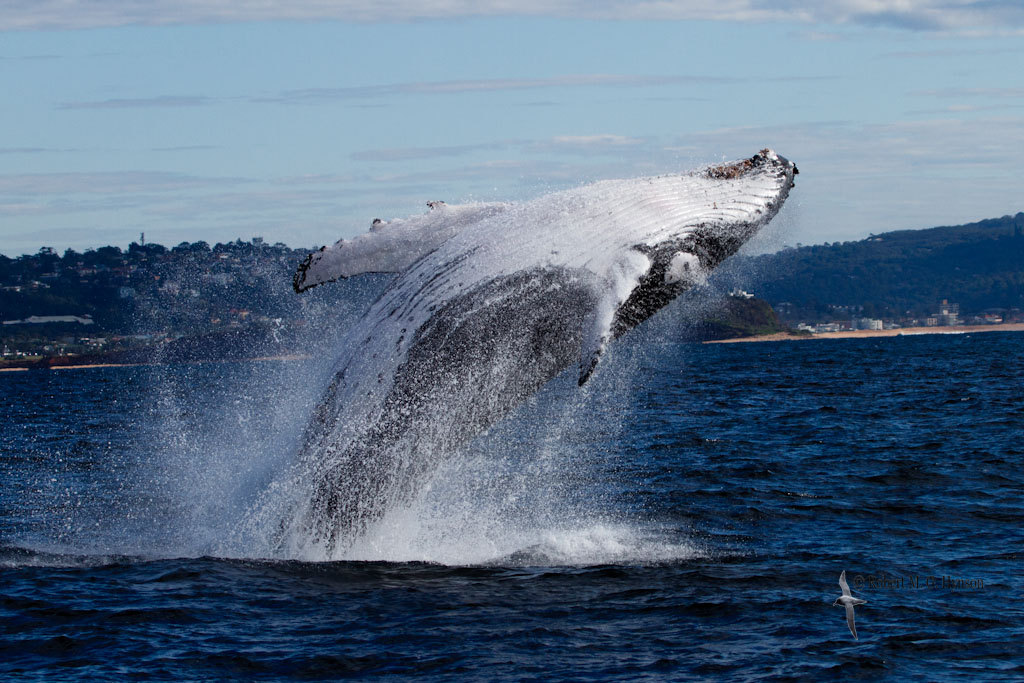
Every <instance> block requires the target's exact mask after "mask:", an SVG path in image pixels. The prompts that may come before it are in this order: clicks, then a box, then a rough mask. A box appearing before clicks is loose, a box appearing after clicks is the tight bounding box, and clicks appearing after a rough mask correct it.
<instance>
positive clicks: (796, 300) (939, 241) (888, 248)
mask: <svg viewBox="0 0 1024 683" xmlns="http://www.w3.org/2000/svg"><path fill="white" fill-rule="evenodd" d="M730 270H731V272H730V273H726V274H725V278H726V280H728V278H729V277H730V276H731V277H737V274H738V273H741V272H742V273H744V274H745V277H746V282H745V284H747V285H748V286H750V287H751V288H752V289H753V290H754V291H756V292H757V294H758V296H760V297H762V298H764V299H766V300H768V301H769V302H771V303H772V304H773V305H774V306H775V307H776V308H777V309H779V310H780V313H782V314H783V315H784V317H785V319H787V320H789V321H794V320H796V319H799V318H803V319H818V320H821V319H827V318H828V317H829V316H830V315H833V314H835V315H836V317H843V316H845V317H848V316H849V315H850V312H851V311H854V312H858V313H859V314H861V315H864V316H868V317H878V318H882V317H886V318H894V319H895V318H903V317H908V316H925V315H930V314H932V313H934V312H935V310H936V307H937V305H938V303H939V302H940V301H941V300H942V299H948V300H949V301H951V302H956V303H958V304H959V305H960V311H961V314H963V315H977V314H980V313H981V312H983V311H986V310H989V309H1024V213H1018V214H1017V215H1015V216H1003V217H1002V218H993V219H989V220H983V221H979V222H977V223H970V224H968V225H959V226H944V227H937V228H931V229H926V230H901V231H897V232H887V233H882V234H879V235H872V236H871V237H868V238H866V239H863V240H860V241H857V242H844V243H841V244H840V243H835V244H824V245H815V246H809V247H800V248H797V249H786V250H784V251H781V252H778V253H775V254H766V255H763V256H758V257H754V258H749V259H745V260H741V261H740V262H738V263H736V264H734V265H733V267H732V268H731V269H730ZM783 303H787V304H790V305H789V306H780V304H783Z"/></svg>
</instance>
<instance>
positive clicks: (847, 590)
mask: <svg viewBox="0 0 1024 683" xmlns="http://www.w3.org/2000/svg"><path fill="white" fill-rule="evenodd" d="M839 587H840V588H842V589H843V595H845V596H847V597H850V584H848V583H846V570H845V569H844V570H843V573H842V574H840V575H839ZM852 609H853V608H852V607H847V608H846V614H847V615H849V616H847V619H848V620H849V621H850V628H851V629H852V628H853V612H852V611H851V610H852ZM853 635H857V634H856V633H854V634H853Z"/></svg>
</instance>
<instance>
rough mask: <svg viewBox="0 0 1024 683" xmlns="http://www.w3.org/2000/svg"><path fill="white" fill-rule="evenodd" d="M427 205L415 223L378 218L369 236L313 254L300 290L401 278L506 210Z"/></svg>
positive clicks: (298, 279)
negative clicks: (372, 277)
mask: <svg viewBox="0 0 1024 683" xmlns="http://www.w3.org/2000/svg"><path fill="white" fill-rule="evenodd" d="M428 206H430V211H428V212H427V213H425V214H423V215H420V216H413V217H412V218H407V219H396V220H393V221H381V220H379V219H375V220H374V221H373V225H372V226H371V227H370V231H369V232H367V233H365V234H362V235H359V236H358V237H354V238H352V239H350V240H344V239H342V240H338V241H337V242H335V243H334V244H333V245H332V246H330V247H322V248H321V249H320V251H315V252H313V253H312V254H310V255H309V256H307V257H306V258H305V259H304V260H303V261H302V263H300V264H299V267H298V269H296V271H295V278H294V279H293V281H292V285H293V287H294V288H295V291H296V292H304V291H306V290H307V289H310V288H311V287H316V286H317V285H322V284H324V283H326V282H334V281H335V280H343V279H345V278H349V277H353V276H355V275H362V274H364V273H399V272H401V271H403V270H405V269H406V268H408V267H409V266H410V265H412V264H413V263H414V262H415V261H416V260H417V259H419V258H421V257H423V256H425V255H426V254H429V253H430V252H432V251H434V250H435V249H437V248H438V247H439V246H441V245H442V244H443V243H444V242H446V241H447V240H448V239H450V238H451V237H453V236H454V235H456V234H458V233H459V232H460V231H462V230H464V229H466V228H467V227H469V226H472V225H473V224H475V223H478V222H479V221H481V220H484V219H486V218H488V217H490V216H493V215H495V214H497V213H499V212H501V211H503V210H504V209H505V208H506V205H505V204H465V205H461V206H449V205H446V204H445V203H444V202H428Z"/></svg>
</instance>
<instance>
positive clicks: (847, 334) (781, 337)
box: [704, 323, 1024, 344]
mask: <svg viewBox="0 0 1024 683" xmlns="http://www.w3.org/2000/svg"><path fill="white" fill-rule="evenodd" d="M977 332H1024V323H1004V324H1000V325H955V326H952V327H901V328H899V329H895V330H847V331H844V332H821V333H819V334H807V335H797V334H790V333H788V332H778V333H776V334H765V335H760V336H756V337H738V338H736V339H715V340H712V341H706V342H704V343H705V344H735V343H740V342H769V341H804V340H811V339H863V338H869V337H909V336H917V335H921V334H974V333H977Z"/></svg>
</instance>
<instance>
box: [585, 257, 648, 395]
mask: <svg viewBox="0 0 1024 683" xmlns="http://www.w3.org/2000/svg"><path fill="white" fill-rule="evenodd" d="M650 268H651V260H650V259H649V258H648V257H647V256H646V255H644V254H642V253H640V252H639V251H636V250H633V249H630V250H628V251H626V252H624V253H623V254H622V256H621V257H620V258H618V259H617V260H616V261H615V262H614V263H613V264H612V266H611V268H610V269H609V272H608V273H606V275H605V277H604V278H603V283H604V291H603V292H602V294H601V296H600V297H599V298H598V301H597V305H596V306H594V308H593V309H592V310H591V311H590V313H589V314H588V315H587V317H586V319H585V321H584V323H583V325H584V327H583V342H582V344H581V346H580V377H579V385H580V386H583V385H584V384H586V382H587V380H588V379H590V376H591V375H592V374H594V369H595V368H597V364H598V362H600V360H601V356H602V355H603V354H604V350H605V349H606V348H607V346H608V342H610V341H611V340H612V337H613V334H612V324H613V323H614V321H615V314H616V312H617V311H618V310H619V307H620V306H622V304H623V303H625V302H626V300H627V299H629V295H630V294H632V293H633V290H634V289H636V287H637V285H638V284H639V283H640V279H641V278H642V277H643V276H644V275H646V274H647V272H648V271H649V270H650Z"/></svg>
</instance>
